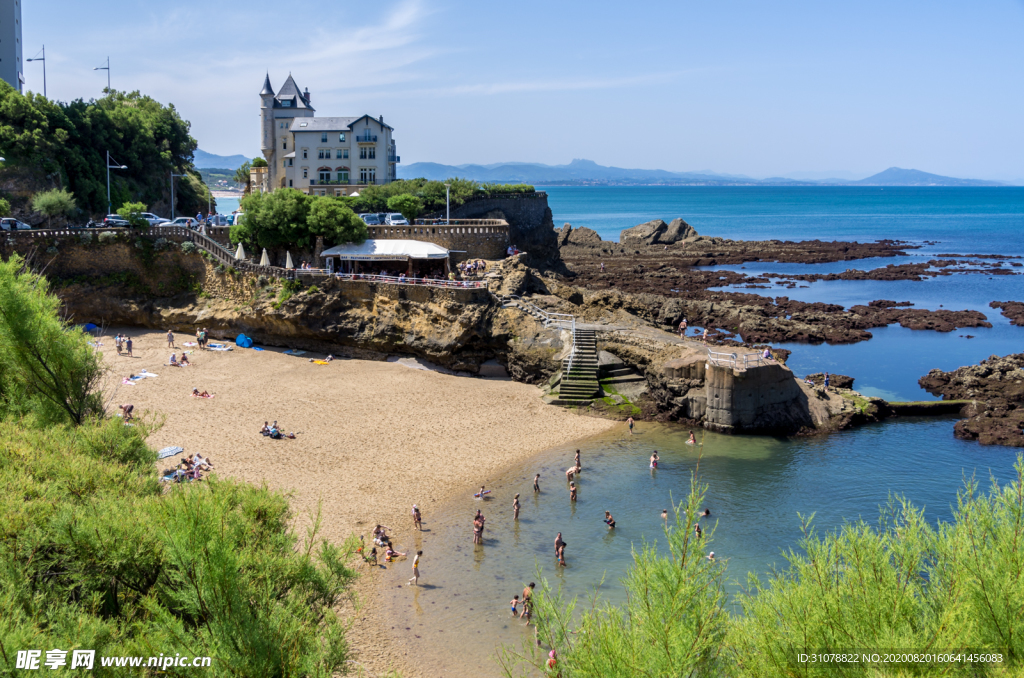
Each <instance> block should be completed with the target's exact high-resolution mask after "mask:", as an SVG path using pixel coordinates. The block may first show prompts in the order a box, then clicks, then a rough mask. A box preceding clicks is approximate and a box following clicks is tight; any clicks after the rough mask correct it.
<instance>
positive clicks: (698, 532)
mask: <svg viewBox="0 0 1024 678" xmlns="http://www.w3.org/2000/svg"><path fill="white" fill-rule="evenodd" d="M693 533H694V534H695V535H697V539H700V538H701V537H703V536H704V531H703V530H701V529H700V523H695V524H694V526H693Z"/></svg>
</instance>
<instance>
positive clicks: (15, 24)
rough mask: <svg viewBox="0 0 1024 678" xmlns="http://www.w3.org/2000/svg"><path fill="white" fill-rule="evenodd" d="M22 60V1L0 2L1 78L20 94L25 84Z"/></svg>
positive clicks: (0, 0) (5, 0)
mask: <svg viewBox="0 0 1024 678" xmlns="http://www.w3.org/2000/svg"><path fill="white" fill-rule="evenodd" d="M24 68H25V67H24V62H23V61H22V58H21V0H0V78H2V79H4V80H6V81H7V84H9V85H10V86H11V87H13V88H14V89H16V90H18V91H19V92H21V91H22V87H23V85H24V84H25V75H24V73H25V71H24Z"/></svg>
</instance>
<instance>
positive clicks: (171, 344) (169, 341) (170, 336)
mask: <svg viewBox="0 0 1024 678" xmlns="http://www.w3.org/2000/svg"><path fill="white" fill-rule="evenodd" d="M167 348H177V347H176V346H175V345H174V332H172V331H171V330H167Z"/></svg>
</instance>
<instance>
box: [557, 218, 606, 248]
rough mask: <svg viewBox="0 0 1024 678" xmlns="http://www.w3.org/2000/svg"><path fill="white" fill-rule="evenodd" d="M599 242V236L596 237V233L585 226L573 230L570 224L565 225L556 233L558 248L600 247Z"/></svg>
mask: <svg viewBox="0 0 1024 678" xmlns="http://www.w3.org/2000/svg"><path fill="white" fill-rule="evenodd" d="M601 242H602V240H601V236H600V235H598V233H597V231H595V230H594V229H592V228H587V227H586V226H583V227H581V228H573V227H572V224H565V225H564V226H562V230H560V231H559V232H558V246H559V247H564V246H565V245H584V246H586V245H600V244H601Z"/></svg>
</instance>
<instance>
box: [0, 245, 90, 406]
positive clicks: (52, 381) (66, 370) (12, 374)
mask: <svg viewBox="0 0 1024 678" xmlns="http://www.w3.org/2000/svg"><path fill="white" fill-rule="evenodd" d="M60 308H61V301H60V299H58V298H57V297H56V296H55V295H53V294H50V292H49V284H48V283H47V281H46V278H43V277H42V276H38V275H35V274H33V273H30V272H28V271H27V270H26V268H25V266H24V261H23V260H22V259H21V258H20V257H19V256H18V255H17V254H14V255H12V256H11V258H10V259H9V260H8V261H5V262H4V261H0V415H4V414H7V415H10V414H15V415H19V416H25V415H27V416H33V417H35V418H37V419H40V420H41V421H43V422H48V423H49V422H55V423H63V422H69V423H72V424H75V425H79V424H82V423H83V422H85V421H86V420H87V419H88V418H89V417H90V416H92V415H96V414H99V413H101V412H102V410H103V407H102V401H101V399H100V396H99V395H98V394H97V392H96V388H97V386H98V384H99V380H100V378H101V377H102V374H103V370H102V368H101V366H100V363H99V361H98V359H97V357H96V354H95V353H94V351H93V350H92V348H91V347H90V346H89V345H88V343H87V342H88V338H87V336H86V335H85V334H84V333H83V332H82V331H81V330H80V329H77V328H73V327H71V326H69V325H68V324H66V323H65V322H64V321H63V320H61V318H60V316H59V310H60Z"/></svg>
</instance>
